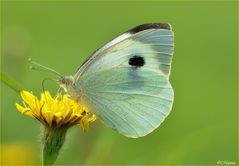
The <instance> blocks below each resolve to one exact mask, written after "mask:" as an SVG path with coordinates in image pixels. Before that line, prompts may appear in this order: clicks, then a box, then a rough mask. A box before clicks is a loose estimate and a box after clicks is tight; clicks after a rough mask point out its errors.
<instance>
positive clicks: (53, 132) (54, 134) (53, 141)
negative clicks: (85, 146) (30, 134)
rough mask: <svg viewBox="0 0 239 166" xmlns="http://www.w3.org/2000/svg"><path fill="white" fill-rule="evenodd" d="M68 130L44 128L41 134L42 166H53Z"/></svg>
mask: <svg viewBox="0 0 239 166" xmlns="http://www.w3.org/2000/svg"><path fill="white" fill-rule="evenodd" d="M67 129H68V128H57V127H45V128H44V134H43V140H42V142H43V165H44V166H45V165H54V163H55V161H56V159H57V157H58V155H59V152H60V150H61V148H62V145H63V144H64V142H65V137H66V131H67Z"/></svg>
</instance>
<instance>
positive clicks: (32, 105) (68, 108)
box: [16, 91, 96, 131]
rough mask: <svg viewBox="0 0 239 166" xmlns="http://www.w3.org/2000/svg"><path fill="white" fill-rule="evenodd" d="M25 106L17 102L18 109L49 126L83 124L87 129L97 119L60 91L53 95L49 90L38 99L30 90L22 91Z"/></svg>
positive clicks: (85, 129)
mask: <svg viewBox="0 0 239 166" xmlns="http://www.w3.org/2000/svg"><path fill="white" fill-rule="evenodd" d="M20 94H21V97H22V99H23V106H21V105H19V104H18V103H16V107H17V110H18V111H20V112H21V113H22V114H24V115H28V116H30V117H34V118H36V119H37V120H39V121H40V122H41V123H42V124H44V125H45V126H47V127H57V128H61V127H70V126H73V125H77V124H79V125H81V126H82V128H83V130H84V131H87V129H88V127H89V123H90V122H93V121H95V120H96V116H95V115H94V114H91V113H90V112H89V111H88V110H86V109H85V108H84V107H83V106H80V105H79V104H78V103H77V102H76V101H74V100H72V99H70V98H68V97H67V95H61V94H60V93H58V94H57V95H56V97H52V96H51V94H50V93H49V92H48V91H45V92H43V93H42V94H41V98H40V99H38V98H37V97H36V96H34V95H33V94H32V93H30V92H28V91H22V92H21V93H20Z"/></svg>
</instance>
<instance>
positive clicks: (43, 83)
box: [41, 78, 56, 102]
mask: <svg viewBox="0 0 239 166" xmlns="http://www.w3.org/2000/svg"><path fill="white" fill-rule="evenodd" d="M49 80H50V81H56V80H54V79H52V78H44V79H43V80H42V83H41V85H42V91H43V93H44V97H45V99H46V102H48V101H47V97H46V94H45V81H49Z"/></svg>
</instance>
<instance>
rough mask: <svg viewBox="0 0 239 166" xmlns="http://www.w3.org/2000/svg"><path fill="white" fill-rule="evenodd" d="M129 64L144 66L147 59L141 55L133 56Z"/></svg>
mask: <svg viewBox="0 0 239 166" xmlns="http://www.w3.org/2000/svg"><path fill="white" fill-rule="evenodd" d="M129 65H131V66H135V67H142V66H144V65H145V60H144V58H143V57H141V56H133V57H132V58H130V59H129Z"/></svg>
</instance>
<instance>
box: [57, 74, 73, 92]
mask: <svg viewBox="0 0 239 166" xmlns="http://www.w3.org/2000/svg"><path fill="white" fill-rule="evenodd" d="M57 82H58V84H59V85H60V87H62V88H63V89H64V90H65V92H69V91H71V90H73V88H74V83H73V77H72V76H61V77H60V78H59V79H58V80H57Z"/></svg>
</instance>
